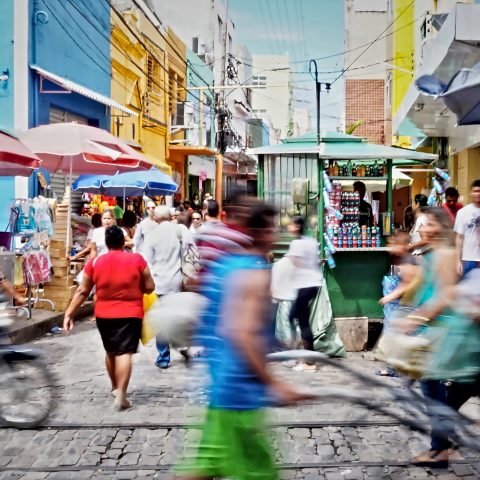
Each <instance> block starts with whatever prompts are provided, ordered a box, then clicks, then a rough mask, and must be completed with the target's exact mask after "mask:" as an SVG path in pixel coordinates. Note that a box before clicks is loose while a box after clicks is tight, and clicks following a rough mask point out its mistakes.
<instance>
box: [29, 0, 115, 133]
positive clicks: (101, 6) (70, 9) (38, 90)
mask: <svg viewBox="0 0 480 480" xmlns="http://www.w3.org/2000/svg"><path fill="white" fill-rule="evenodd" d="M30 9H31V19H32V21H31V34H30V67H31V68H30V75H31V95H30V127H34V126H37V125H44V124H48V123H51V119H53V118H55V119H57V121H58V116H59V115H60V113H61V112H65V114H64V117H63V118H64V120H67V121H68V120H69V119H70V118H72V119H77V118H78V119H79V120H80V119H83V120H84V122H85V123H87V124H89V125H92V126H96V127H100V128H104V129H107V130H108V129H109V126H110V115H109V112H108V108H107V107H106V106H105V105H103V104H101V103H99V102H97V101H95V100H93V99H91V98H89V97H87V96H85V95H81V94H80V93H75V92H68V91H67V90H65V89H64V88H62V87H61V86H59V85H58V84H56V83H54V82H51V81H50V80H49V79H48V78H45V77H42V76H41V75H39V74H38V73H37V71H36V70H35V69H34V68H35V67H39V68H41V69H43V70H45V71H47V72H51V73H53V74H55V75H58V76H60V77H62V78H64V79H66V80H71V81H73V82H75V83H77V84H79V85H81V86H82V87H85V88H87V89H90V90H92V91H94V92H96V93H99V94H101V95H105V96H107V97H109V96H110V78H111V76H110V9H109V6H108V3H107V2H104V1H98V0H82V1H81V2H40V1H38V0H31V1H30ZM54 92H58V93H54ZM52 112H53V113H55V114H56V115H53V114H52ZM69 114H70V115H69Z"/></svg>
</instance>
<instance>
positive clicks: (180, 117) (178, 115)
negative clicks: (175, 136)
mask: <svg viewBox="0 0 480 480" xmlns="http://www.w3.org/2000/svg"><path fill="white" fill-rule="evenodd" d="M192 123H193V105H192V104H191V103H190V102H178V103H177V106H176V110H175V118H174V119H173V125H172V127H188V126H189V125H191V124H192Z"/></svg>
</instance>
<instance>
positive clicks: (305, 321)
mask: <svg viewBox="0 0 480 480" xmlns="http://www.w3.org/2000/svg"><path fill="white" fill-rule="evenodd" d="M304 230H305V220H304V219H303V217H294V218H293V219H292V221H291V222H290V224H289V226H288V231H289V232H290V233H292V234H293V235H295V237H296V239H295V240H293V241H292V243H291V244H290V248H289V249H288V252H287V255H286V256H287V257H288V258H289V259H290V260H291V261H292V263H293V265H294V266H295V272H294V275H293V279H292V286H293V287H294V288H295V289H296V290H297V298H296V300H295V302H294V304H293V306H292V310H291V311H290V321H291V322H293V321H294V320H295V319H297V320H298V324H299V326H300V331H301V334H302V342H303V346H304V348H305V350H312V351H313V350H314V348H313V333H312V329H311V328H310V308H309V304H310V302H311V301H312V300H313V299H314V298H315V297H316V296H317V295H318V292H319V289H320V288H321V286H322V285H323V274H322V271H321V269H320V257H319V246H318V243H317V241H316V240H315V239H314V238H312V237H307V236H304ZM299 369H302V370H305V369H311V370H316V367H315V366H314V365H308V366H304V365H299Z"/></svg>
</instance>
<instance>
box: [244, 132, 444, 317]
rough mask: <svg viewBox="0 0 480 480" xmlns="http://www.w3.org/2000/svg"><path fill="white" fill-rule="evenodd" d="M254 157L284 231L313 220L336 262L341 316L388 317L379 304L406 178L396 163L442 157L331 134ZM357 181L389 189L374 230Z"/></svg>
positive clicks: (334, 294)
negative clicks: (396, 200) (295, 218)
mask: <svg viewBox="0 0 480 480" xmlns="http://www.w3.org/2000/svg"><path fill="white" fill-rule="evenodd" d="M250 153H254V154H256V155H258V195H259V197H261V198H265V199H266V200H267V201H268V202H270V203H272V204H274V205H275V206H276V208H277V209H278V211H279V212H280V215H279V226H280V227H281V228H283V227H285V226H286V225H287V224H288V221H289V217H291V216H292V215H298V214H300V215H303V216H304V217H306V220H307V226H308V231H309V234H310V235H313V236H315V237H316V238H317V239H318V241H319V242H320V245H321V252H322V254H323V255H322V256H323V257H325V259H326V261H327V264H328V265H331V266H332V267H333V266H334V265H335V267H334V268H327V269H326V270H327V273H326V279H327V286H328V292H329V295H330V300H331V304H332V310H333V315H334V317H336V318H337V317H369V318H382V317H383V313H382V307H381V306H380V305H379V304H378V300H379V298H381V296H382V279H383V276H384V275H385V274H387V273H388V272H389V270H390V268H389V267H390V258H389V254H388V251H387V248H386V240H387V237H388V236H389V235H390V234H391V233H392V232H393V228H394V219H393V188H394V185H395V183H397V182H401V181H404V180H405V178H404V177H405V176H402V175H401V174H399V173H400V172H398V173H397V172H395V176H394V166H396V165H409V164H412V163H424V164H429V163H431V162H432V161H434V160H436V159H437V156H436V155H432V154H427V153H422V152H417V151H412V150H407V149H402V148H395V147H387V146H383V145H374V144H369V143H367V142H366V141H364V140H363V139H361V138H359V137H354V136H352V135H346V134H343V133H339V132H328V133H326V132H324V133H323V134H322V135H321V141H320V143H319V144H317V138H316V136H315V135H313V134H312V135H305V136H302V137H298V138H290V139H286V140H284V141H283V143H281V144H278V145H270V146H266V147H260V148H256V149H253V150H251V151H250ZM400 177H403V178H400ZM355 181H361V182H363V183H364V184H365V186H366V190H367V192H368V191H370V190H371V189H369V187H368V185H369V184H375V185H377V186H378V185H379V184H383V185H385V187H384V188H377V189H378V190H384V191H385V192H386V202H385V206H384V208H383V210H382V211H380V202H378V203H375V204H374V210H375V207H377V211H376V217H375V218H376V220H375V222H374V224H372V225H368V226H367V225H364V226H361V225H360V224H359V209H358V207H359V202H360V200H363V199H360V197H359V195H358V192H354V191H352V185H353V182H355ZM372 203H373V202H372ZM360 223H361V222H360ZM283 247H284V250H285V249H286V247H287V244H286V243H284V245H283ZM325 247H327V248H325ZM332 251H333V252H332ZM332 253H334V255H333V257H332V255H331V254H332Z"/></svg>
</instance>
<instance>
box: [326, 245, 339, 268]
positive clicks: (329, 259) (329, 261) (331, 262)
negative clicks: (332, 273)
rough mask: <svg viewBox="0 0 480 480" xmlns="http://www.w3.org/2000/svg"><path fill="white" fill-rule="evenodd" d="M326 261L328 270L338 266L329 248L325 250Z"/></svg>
mask: <svg viewBox="0 0 480 480" xmlns="http://www.w3.org/2000/svg"><path fill="white" fill-rule="evenodd" d="M325 260H326V261H327V265H328V268H330V269H333V268H335V267H336V266H337V265H336V264H335V260H334V259H333V256H332V254H331V253H330V250H329V249H328V248H325Z"/></svg>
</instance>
